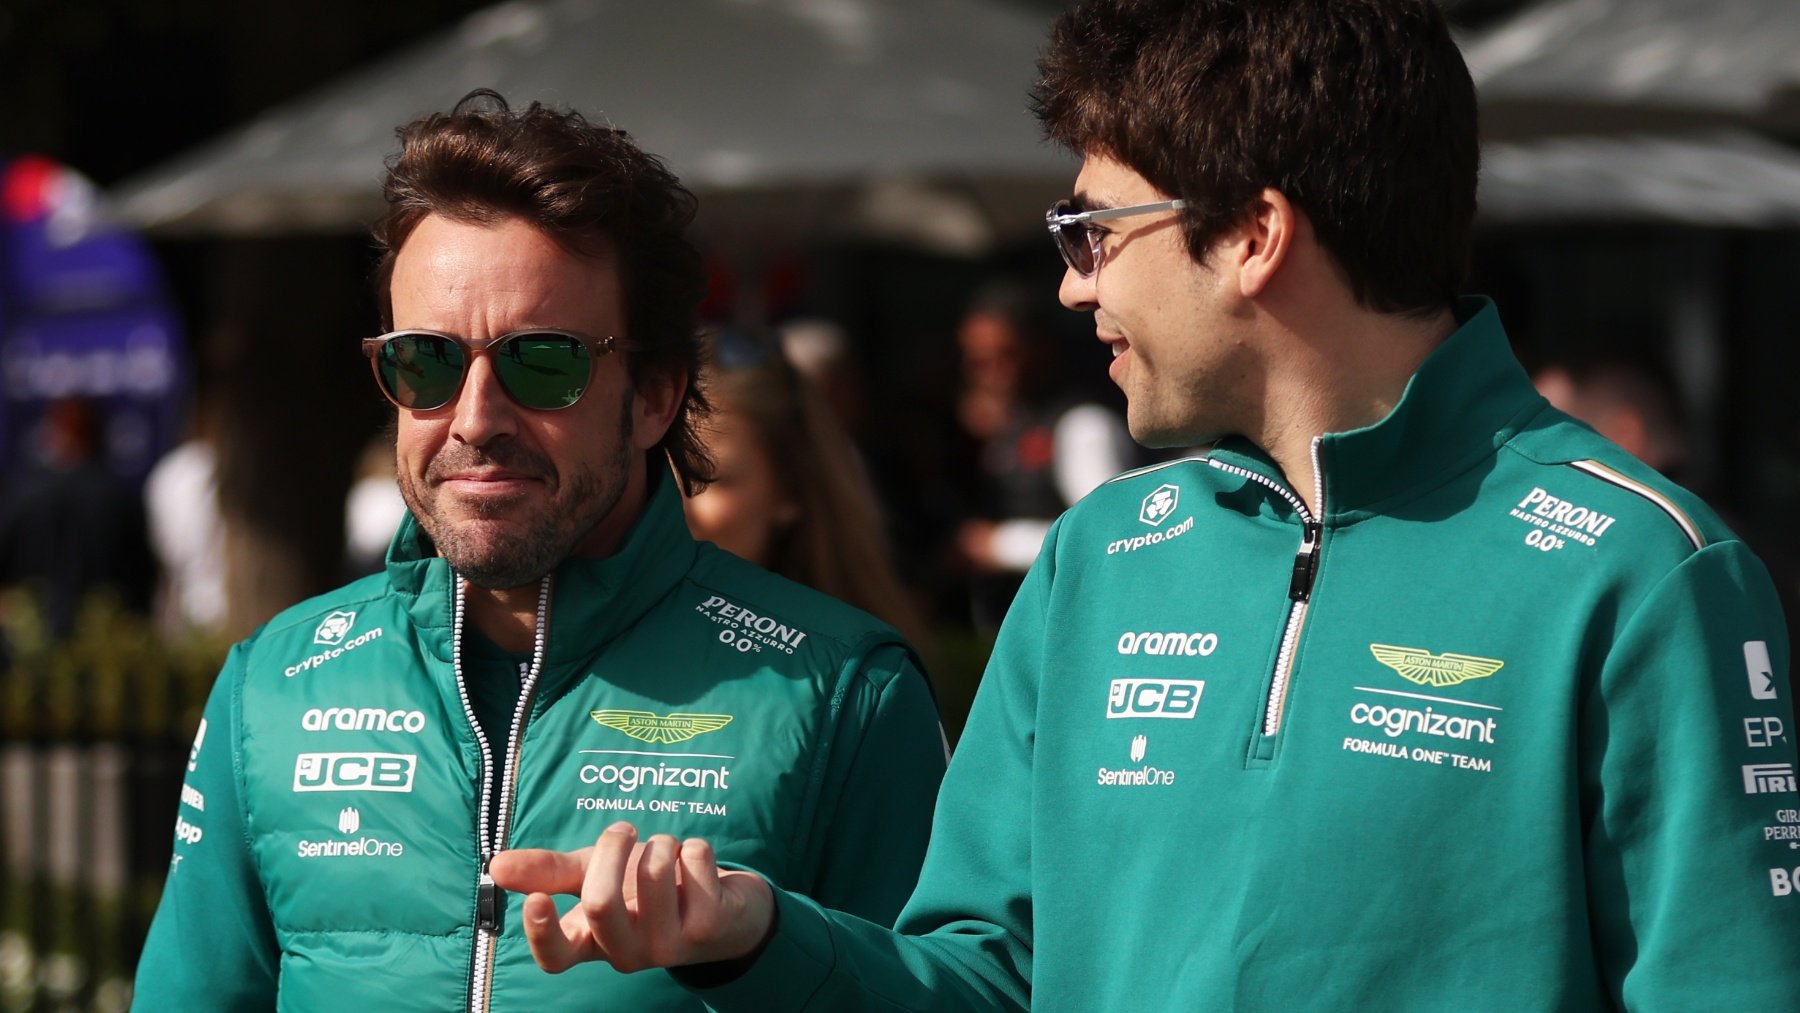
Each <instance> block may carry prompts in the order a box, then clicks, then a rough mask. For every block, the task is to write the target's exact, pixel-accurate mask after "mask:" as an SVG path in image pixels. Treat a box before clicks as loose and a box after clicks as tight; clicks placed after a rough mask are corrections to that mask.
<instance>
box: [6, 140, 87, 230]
mask: <svg viewBox="0 0 1800 1013" xmlns="http://www.w3.org/2000/svg"><path fill="white" fill-rule="evenodd" d="M70 175H71V173H70V172H69V170H68V169H66V168H64V167H63V166H61V165H58V164H56V163H55V162H52V161H50V160H49V159H48V158H45V157H43V156H42V155H24V156H22V157H20V158H17V159H14V160H13V161H12V162H10V163H7V165H6V171H5V172H3V173H0V216H4V218H5V220H6V221H7V222H9V223H14V224H21V225H22V224H24V223H26V222H33V221H36V220H38V219H39V218H43V217H45V216H47V215H49V214H50V210H51V208H53V207H55V205H56V194H57V191H58V190H59V189H61V188H62V187H63V186H65V185H67V183H66V181H67V179H68V177H69V176H70Z"/></svg>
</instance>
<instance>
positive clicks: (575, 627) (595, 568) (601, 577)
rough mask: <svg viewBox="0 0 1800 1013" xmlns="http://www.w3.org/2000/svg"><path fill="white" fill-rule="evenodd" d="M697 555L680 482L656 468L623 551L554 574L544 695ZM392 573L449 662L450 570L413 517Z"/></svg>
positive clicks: (423, 634)
mask: <svg viewBox="0 0 1800 1013" xmlns="http://www.w3.org/2000/svg"><path fill="white" fill-rule="evenodd" d="M696 551H697V544H696V543H695V541H694V539H693V536H692V535H690V534H689V533H688V528H687V519H686V517H685V516H684V515H683V513H682V509H681V494H680V491H679V490H678V489H677V488H676V483H675V481H674V479H673V478H671V477H670V476H668V475H666V474H664V473H663V469H662V468H658V467H655V466H654V465H652V467H651V488H650V495H649V496H648V497H646V499H645V501H644V508H643V511H642V512H641V513H639V514H638V517H637V519H636V520H635V521H633V522H632V525H631V529H630V530H629V531H628V532H627V533H626V535H625V540H624V541H623V542H622V543H620V545H619V548H618V549H617V550H616V551H615V552H614V553H613V554H612V555H610V556H607V557H605V558H603V559H581V558H570V559H565V560H563V562H562V563H561V564H560V565H559V566H557V568H556V573H555V577H554V581H553V583H552V584H551V594H550V616H549V636H548V643H547V645H546V648H545V653H544V671H543V673H542V675H541V676H540V680H541V682H540V687H541V688H540V693H541V692H543V691H544V690H545V689H551V690H553V689H554V687H555V684H556V683H557V682H558V681H559V679H558V676H567V675H568V674H570V673H571V672H575V671H577V670H583V669H585V667H586V662H587V661H588V660H590V659H591V658H592V657H593V655H594V654H595V653H596V652H597V651H598V650H599V648H600V647H602V646H603V645H605V644H606V643H608V642H609V641H611V640H613V639H614V638H615V637H617V636H618V635H619V634H620V633H623V632H624V631H625V630H627V629H630V628H631V627H632V626H633V625H634V624H636V623H637V621H638V620H639V619H641V618H642V617H643V616H644V614H645V613H647V612H649V611H650V609H651V608H652V607H654V606H655V605H656V604H657V602H659V601H660V600H661V599H662V598H663V596H664V595H666V594H667V593H668V592H669V591H670V589H672V588H673V587H674V586H675V585H676V584H677V583H679V582H680V581H681V579H682V577H683V576H684V575H685V574H686V573H687V572H688V570H689V568H690V567H692V565H693V562H694V555H695V552H696ZM387 574H388V579H389V581H390V582H391V583H392V584H393V586H394V588H395V590H396V591H398V592H399V593H401V594H402V595H405V596H408V597H410V598H411V599H412V600H411V602H410V604H409V606H408V613H409V616H410V618H411V619H412V621H413V623H414V625H415V626H416V627H417V628H418V630H419V632H420V640H421V642H422V644H423V645H424V647H425V649H426V650H427V651H429V652H430V653H431V654H433V655H434V656H436V657H437V659H438V660H439V661H441V662H444V663H446V664H448V663H449V661H450V647H451V644H450V631H451V622H452V617H451V607H452V602H453V598H452V595H451V586H450V566H449V564H448V563H447V562H446V561H445V560H444V559H443V558H441V557H439V556H438V555H437V552H436V549H435V548H434V547H433V546H432V544H431V540H430V539H429V538H427V537H426V536H425V532H424V529H423V528H421V527H420V526H419V522H418V521H417V520H416V519H415V518H414V517H413V516H412V514H411V513H408V514H407V515H406V517H405V519H404V520H402V522H401V524H400V530H399V532H398V533H396V534H395V536H394V540H393V542H392V543H391V544H390V545H389V546H388V558H387Z"/></svg>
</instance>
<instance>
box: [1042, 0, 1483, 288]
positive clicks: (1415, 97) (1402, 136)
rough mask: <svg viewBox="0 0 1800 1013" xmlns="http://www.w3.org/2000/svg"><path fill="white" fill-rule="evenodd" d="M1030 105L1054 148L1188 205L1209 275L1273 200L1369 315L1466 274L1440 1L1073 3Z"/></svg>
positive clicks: (1457, 67)
mask: <svg viewBox="0 0 1800 1013" xmlns="http://www.w3.org/2000/svg"><path fill="white" fill-rule="evenodd" d="M1039 71H1040V76H1039V80H1038V82H1037V85H1036V86H1035V87H1034V88H1033V90H1032V107H1033V111H1034V112H1036V113H1037V115H1038V118H1039V119H1040V120H1041V121H1042V122H1043V124H1044V128H1045V132H1046V133H1047V134H1048V135H1049V136H1050V138H1051V139H1052V140H1054V141H1057V142H1059V143H1061V144H1064V145H1066V146H1068V147H1069V148H1071V149H1073V150H1074V151H1075V152H1076V153H1078V154H1102V155H1105V156H1107V157H1110V158H1112V159H1114V160H1116V161H1118V162H1120V163H1122V164H1124V165H1126V166H1129V167H1130V168H1131V169H1133V170H1135V171H1136V172H1137V173H1138V174H1139V175H1141V176H1143V177H1144V178H1145V179H1146V180H1148V181H1149V182H1150V183H1151V184H1152V185H1154V186H1155V187H1156V188H1157V189H1159V190H1161V191H1163V192H1164V193H1167V194H1169V195H1170V196H1172V197H1179V198H1182V199H1185V200H1186V201H1188V208H1187V209H1186V210H1185V211H1183V212H1182V222H1183V227H1184V229H1185V236H1186V238H1187V242H1188V249H1189V251H1190V252H1191V253H1192V254H1193V256H1194V258H1195V259H1196V260H1201V259H1203V258H1204V257H1205V256H1206V254H1207V252H1208V251H1209V250H1210V249H1211V248H1212V246H1213V244H1214V243H1215V242H1217V241H1218V239H1219V237H1220V236H1222V235H1223V234H1224V233H1225V232H1226V231H1227V230H1229V229H1230V228H1231V227H1233V226H1234V225H1237V224H1239V223H1241V222H1242V221H1243V216H1244V215H1245V213H1246V212H1247V211H1248V210H1249V208H1250V206H1251V203H1252V201H1253V200H1254V199H1255V197H1256V195H1257V194H1258V193H1259V192H1260V191H1261V190H1262V189H1263V188H1264V187H1271V188H1273V189H1275V190H1277V191H1279V192H1280V193H1281V194H1282V195H1284V196H1285V197H1287V199H1288V200H1289V201H1291V202H1293V203H1294V204H1295V205H1296V206H1297V207H1298V208H1299V209H1300V210H1301V211H1302V212H1303V213H1305V215H1306V216H1307V218H1308V220H1309V221H1311V223H1312V225H1313V228H1314V230H1315V232H1316V234H1317V235H1318V238H1319V241H1320V243H1321V244H1322V245H1323V246H1324V247H1325V249H1326V250H1328V251H1329V252H1330V253H1331V256H1332V258H1333V259H1334V260H1335V261H1336V262H1337V264H1338V266H1339V268H1340V269H1341V270H1342V271H1343V272H1344V274H1345V275H1346V276H1347V279H1348V282H1349V285H1350V289H1351V292H1352V293H1353V294H1354V295H1355V297H1356V299H1357V301H1358V302H1359V303H1361V304H1362V305H1364V306H1367V307H1369V308H1371V309H1374V310H1377V311H1380V312H1430V311H1434V310H1437V309H1440V308H1444V307H1447V306H1449V305H1450V304H1451V303H1452V302H1453V301H1454V299H1455V297H1456V293H1457V289H1458V288H1459V287H1460V286H1461V285H1462V284H1463V282H1464V281H1465V280H1466V278H1467V276H1468V265H1469V231H1470V228H1471V223H1472V221H1473V219H1474V217H1475V180H1476V174H1477V171H1478V168H1479V165H1480V150H1479V142H1478V139H1477V129H1476V112H1475V88H1474V84H1473V83H1472V82H1471V81H1470V79H1469V71H1468V67H1467V66H1466V65H1465V64H1464V63H1463V59H1462V54H1461V53H1460V52H1459V51H1458V50H1457V48H1456V44H1455V42H1453V41H1452V40H1451V38H1450V32H1449V29H1448V27H1447V26H1446V25H1445V23H1444V17H1443V14H1442V12H1440V11H1439V9H1438V5H1437V4H1436V3H1435V2H1433V0H1084V2H1083V3H1081V4H1080V5H1079V6H1077V7H1075V8H1074V9H1072V10H1069V11H1067V12H1065V13H1064V14H1063V15H1062V16H1061V17H1059V18H1058V19H1057V21H1056V24H1055V27H1054V28H1052V30H1051V35H1050V42H1049V46H1048V48H1047V49H1046V50H1045V52H1044V55H1043V57H1042V59H1041V60H1040V61H1039Z"/></svg>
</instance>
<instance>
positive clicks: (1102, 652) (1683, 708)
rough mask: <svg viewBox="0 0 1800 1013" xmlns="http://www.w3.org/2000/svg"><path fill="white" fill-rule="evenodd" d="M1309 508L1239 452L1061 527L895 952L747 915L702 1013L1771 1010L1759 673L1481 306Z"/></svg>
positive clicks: (1677, 519) (1779, 976)
mask: <svg viewBox="0 0 1800 1013" xmlns="http://www.w3.org/2000/svg"><path fill="white" fill-rule="evenodd" d="M1459 320H1461V321H1463V323H1462V326H1461V327H1460V328H1459V329H1458V331H1457V332H1456V333H1455V334H1454V335H1453V336H1452V337H1450V338H1449V339H1448V340H1447V342H1446V343H1445V344H1444V345H1443V346H1441V347H1440V348H1439V349H1438V350H1436V351H1435V352H1434V353H1433V354H1432V355H1431V356H1430V357H1429V358H1428V359H1427V361H1426V362H1425V363H1424V364H1423V366H1422V367H1421V368H1420V370H1419V372H1418V373H1417V374H1416V375H1415V376H1414V377H1413V379H1412V380H1411V382H1410V383H1409V385H1408V387H1407V390H1406V392H1405V394H1404V397H1403V398H1402V400H1401V402H1400V404H1399V405H1398V406H1397V407H1396V408H1395V409H1394V411H1393V412H1392V413H1391V414H1390V415H1389V416H1388V417H1387V418H1386V419H1384V420H1383V421H1381V422H1380V423H1378V424H1376V425H1374V426H1371V427H1369V428H1366V429H1361V430H1356V431H1353V432H1345V433H1336V434H1329V435H1324V436H1322V437H1321V438H1319V439H1318V440H1317V441H1316V443H1315V446H1314V455H1315V460H1316V465H1317V467H1316V471H1317V472H1318V474H1319V475H1321V476H1322V486H1321V489H1320V490H1319V491H1318V492H1319V495H1318V496H1317V497H1316V498H1315V503H1316V504H1317V505H1318V506H1319V507H1320V511H1321V513H1320V516H1319V517H1317V518H1310V517H1309V516H1308V515H1307V514H1306V513H1305V511H1304V508H1303V506H1302V504H1301V503H1300V501H1299V498H1298V497H1296V496H1294V494H1293V490H1291V489H1289V488H1287V486H1286V483H1285V481H1284V480H1283V478H1282V477H1281V475H1280V474H1279V472H1278V471H1277V469H1276V468H1275V467H1274V465H1273V464H1272V462H1271V461H1270V460H1269V459H1268V458H1267V457H1266V456H1265V455H1264V454H1262V453H1261V452H1260V451H1258V450H1257V449H1256V448H1254V447H1252V446H1250V445H1248V444H1246V443H1244V442H1242V441H1233V442H1229V443H1228V444H1226V445H1223V446H1221V447H1219V448H1218V449H1216V450H1215V451H1213V452H1211V453H1208V454H1206V455H1204V456H1201V457H1198V458H1194V459H1190V460H1185V461H1181V462H1176V463H1172V464H1168V465H1164V466H1160V467H1156V468H1151V469H1146V470H1143V471H1140V472H1136V473H1132V474H1127V475H1125V476H1121V477H1120V478H1118V479H1116V480H1114V481H1113V482H1111V483H1109V484H1107V485H1105V486H1103V487H1101V488H1100V489H1099V490H1097V491H1096V492H1094V493H1093V494H1092V495H1090V496H1088V497H1087V498H1086V499H1084V500H1083V501H1082V502H1081V503H1079V504H1078V505H1076V506H1075V507H1074V508H1073V509H1071V510H1070V511H1069V512H1068V513H1066V514H1065V515H1064V516H1063V517H1062V519H1061V520H1060V521H1059V522H1058V524H1057V527H1056V529H1055V531H1054V532H1053V534H1052V536H1051V538H1050V539H1049V541H1048V542H1047V543H1046V545H1045V548H1044V550H1043V553H1042V555H1041V556H1040V557H1039V559H1038V561H1037V563H1036V565H1035V567H1034V568H1033V570H1032V573H1031V575H1030V577H1029V578H1028V579H1027V581H1026V584H1025V587H1024V589H1023V591H1022V592H1021V594H1020V596H1019V598H1018V600H1017V602H1016V603H1015V604H1014V606H1013V609H1012V611H1011V613H1010V614H1009V615H1008V617H1007V620H1006V623H1005V625H1004V627H1003V629H1002V631H1001V634H1000V642H999V645H998V647H997V648H996V650H995V653H994V656H993V658H992V661H991V662H990V664H989V667H988V670H987V674H986V676H985V678H984V681H983V683H982V686H981V690H980V693H979V695H978V697H977V699H976V702H975V706H974V709H973V713H972V714H971V717H970V720H969V724H968V727H967V731H966V732H965V734H964V736H963V738H962V740H961V745H960V746H959V748H958V750H957V754H956V757H955V759H954V760H953V761H952V763H951V767H950V772H949V774H948V775H947V776H946V780H945V783H944V790H943V793H942V795H941V796H940V799H939V802H938V809H937V823H936V826H935V827H934V830H933V840H932V845H931V851H930V857H929V859H928V860H927V862H926V865H925V868H924V871H923V872H922V874H921V879H920V883H919V887H918V890H917V892H915V893H914V895H913V897H912V899H911V900H910V901H909V903H908V905H907V908H906V911H905V912H904V913H903V914H902V916H901V919H900V932H901V933H903V934H895V933H892V932H889V931H888V930H884V929H881V928H879V927H876V926H872V925H868V924H866V923H862V922H859V921H857V920H855V919H852V918H846V917H843V916H841V915H838V914H835V913H832V912H829V911H824V910H822V909H821V908H820V906H818V905H816V904H813V903H811V902H808V901H806V900H804V899H801V898H797V897H794V896H792V895H791V894H787V893H781V892H778V896H777V903H778V906H779V909H780V921H779V931H778V933H777V934H776V936H775V937H774V938H773V940H772V941H771V943H770V945H769V947H768V949H767V950H765V952H764V955H763V957H762V958H761V959H760V960H759V961H758V962H757V963H756V964H755V965H754V966H753V967H752V968H751V970H750V971H749V972H748V973H747V974H746V975H745V976H744V977H742V978H740V979H738V980H737V981H736V982H733V983H731V984H729V985H726V986H722V987H719V988H715V989H710V990H707V991H705V992H704V993H703V994H704V995H705V996H706V998H707V1000H708V1002H709V1003H710V1004H711V1005H712V1006H713V1007H714V1008H715V1009H717V1010H721V1011H738V1010H743V1011H748V1010H775V1009H805V1010H820V1011H824V1010H830V1011H834V1013H836V1011H845V1010H932V1011H944V1010H994V1009H1023V1008H1025V1007H1026V1006H1027V1004H1029V1006H1030V1008H1031V1009H1033V1010H1037V1011H1060V1010H1068V1011H1082V1013H1096V1011H1109V1010H1118V1011H1142V1010H1283V1011H1287V1010H1377V1009H1379V1010H1394V1011H1404V1010H1420V1011H1427V1010H1432V1011H1435V1010H1447V1009H1455V1010H1495V1011H1508V1013H1517V1011H1526V1010H1569V1011H1577V1010H1580V1011H1586V1010H1599V1009H1606V1008H1621V1007H1622V1008H1626V1009H1634V1010H1719V1009H1785V1008H1790V1007H1791V1006H1792V1004H1793V1002H1794V996H1795V995H1796V994H1797V992H1800V868H1796V867H1800V850H1796V845H1797V844H1800V813H1797V808H1800V807H1797V806H1796V796H1795V793H1794V746H1793V733H1792V731H1791V730H1789V729H1787V728H1786V727H1785V726H1784V724H1783V720H1782V717H1781V716H1782V715H1783V714H1785V713H1786V712H1787V708H1788V698H1787V694H1788V691H1789V690H1788V680H1787V667H1788V648H1787V639H1786V634H1785V631H1784V628H1783V623H1782V619H1781V616H1780V613H1779V611H1778V606H1777V604H1776V598H1775V595H1774V592H1773V589H1772V588H1771V586H1770V583H1769V580H1768V577H1767V575H1766V573H1765V572H1764V570H1763V568H1762V566H1761V565H1760V564H1759V563H1758V561H1757V560H1756V559H1755V558H1754V557H1753V556H1752V555H1751V553H1750V552H1749V551H1748V550H1747V549H1746V548H1745V546H1744V545H1743V543H1742V542H1740V541H1738V540H1737V539H1736V538H1735V537H1733V536H1732V535H1731V533H1730V532H1729V531H1727V530H1725V528H1724V527H1723V526H1722V525H1721V524H1720V523H1719V522H1718V520H1717V519H1716V518H1715V517H1714V516H1713V514H1712V513H1711V512H1709V511H1708V510H1707V509H1706V508H1705V507H1704V506H1702V505H1701V504H1700V503H1699V502H1698V501H1696V500H1695V499H1694V498H1693V497H1692V496H1690V495H1688V494H1687V493H1686V492H1684V491H1682V490H1680V489H1678V488H1676V487H1674V486H1673V485H1671V484H1670V483H1668V482H1667V481H1666V480H1664V479H1663V478H1661V477H1660V476H1658V475H1656V474H1655V473H1654V472H1652V471H1650V470H1649V469H1647V468H1645V467H1644V466H1643V465H1641V464H1639V463H1638V462H1636V461H1635V460H1633V459H1631V458H1630V457H1628V456H1627V455H1626V454H1624V453H1623V452H1622V451H1620V450H1619V449H1618V448H1617V447H1615V446H1613V445H1612V444H1610V443H1608V442H1606V441H1605V440H1603V439H1601V438H1600V437H1598V436H1596V435H1595V434H1594V433H1593V432H1592V431H1591V430H1589V429H1587V428H1586V427H1584V426H1582V425H1580V424H1579V423H1576V422H1574V421H1573V420H1571V419H1570V418H1568V417H1567V416H1565V415H1562V414H1560V413H1558V412H1556V411H1554V410H1552V409H1551V408H1549V407H1548V405H1547V404H1546V403H1545V402H1544V401H1543V400H1542V399H1541V398H1539V397H1538V396H1537V394H1536V393H1535V392H1534V391H1533V390H1532V389H1531V387H1530V385H1529V383H1528V381H1527V379H1526V377H1525V376H1524V374H1523V372H1522V371H1521V370H1520V369H1519V367H1518V365H1517V364H1516V363H1515V362H1514V361H1513V359H1512V357H1511V354H1510V352H1509V350H1508V347H1507V344H1506V340H1505V336H1504V334H1503V333H1502V331H1501V328H1500V324H1499V320H1498V317H1497V314H1496V313H1495V311H1494V309H1493V307H1492V306H1491V305H1489V304H1486V303H1485V302H1481V301H1470V302H1465V303H1464V304H1463V305H1462V306H1460V307H1459Z"/></svg>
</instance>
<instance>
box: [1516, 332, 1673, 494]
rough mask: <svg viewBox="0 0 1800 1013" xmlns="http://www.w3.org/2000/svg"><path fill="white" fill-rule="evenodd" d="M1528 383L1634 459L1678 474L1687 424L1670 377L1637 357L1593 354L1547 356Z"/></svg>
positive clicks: (1669, 473)
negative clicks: (1547, 358)
mask: <svg viewBox="0 0 1800 1013" xmlns="http://www.w3.org/2000/svg"><path fill="white" fill-rule="evenodd" d="M1531 382H1532V385H1533V386H1535V387H1537V390H1538V393H1539V394H1542V395H1544V397H1545V398H1546V399H1547V400H1549V402H1550V404H1551V405H1553V406H1554V407H1555V408H1557V409H1558V410H1559V411H1563V412H1567V413H1568V414H1570V415H1573V416H1575V417H1576V418H1578V419H1580V420H1581V421H1583V422H1586V423H1587V424H1588V425H1590V426H1592V427H1593V428H1594V431H1595V432H1597V433H1599V434H1600V435H1601V436H1604V437H1606V438H1607V439H1609V440H1611V441H1613V442H1614V443H1617V444H1618V445H1619V446H1621V447H1623V448H1625V450H1626V452H1628V453H1630V454H1631V456H1633V457H1635V458H1637V459H1638V460H1640V461H1642V462H1644V463H1645V464H1648V465H1649V466H1650V467H1652V468H1655V469H1656V470H1657V471H1660V472H1662V473H1663V474H1664V475H1667V476H1669V477H1670V478H1674V479H1676V480H1677V481H1679V480H1680V479H1681V472H1682V471H1683V469H1684V466H1685V465H1686V464H1687V453H1688V450H1687V442H1688V441H1687V429H1686V423H1685V421H1684V419H1683V417H1682V410H1681V399H1680V396H1679V394H1678V393H1677V391H1676V388H1675V383H1674V379H1673V378H1672V377H1671V376H1669V374H1668V372H1667V371H1666V370H1663V369H1660V368H1658V367H1657V366H1656V365H1654V364H1653V363H1651V362H1649V361H1647V360H1644V359H1642V358H1627V357H1624V356H1619V355H1593V356H1586V357H1579V358H1568V359H1563V360H1560V361H1553V362H1551V363H1549V364H1547V365H1545V366H1542V367H1541V368H1539V369H1538V370H1537V371H1536V372H1534V373H1533V374H1532V376H1531Z"/></svg>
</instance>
